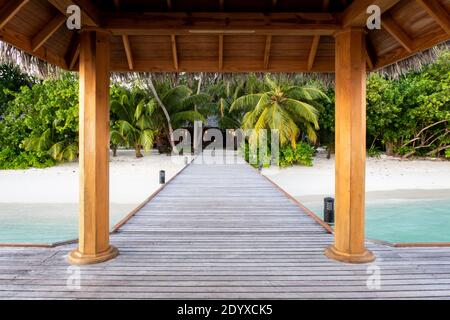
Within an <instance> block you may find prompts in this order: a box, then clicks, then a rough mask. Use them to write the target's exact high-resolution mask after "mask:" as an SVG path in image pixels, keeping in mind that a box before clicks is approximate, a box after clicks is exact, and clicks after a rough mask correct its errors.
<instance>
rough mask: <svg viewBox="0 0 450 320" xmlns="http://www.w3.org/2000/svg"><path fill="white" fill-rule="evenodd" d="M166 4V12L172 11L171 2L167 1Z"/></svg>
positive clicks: (170, 0)
mask: <svg viewBox="0 0 450 320" xmlns="http://www.w3.org/2000/svg"><path fill="white" fill-rule="evenodd" d="M166 4H167V10H169V11H172V10H173V4H172V0H167V1H166Z"/></svg>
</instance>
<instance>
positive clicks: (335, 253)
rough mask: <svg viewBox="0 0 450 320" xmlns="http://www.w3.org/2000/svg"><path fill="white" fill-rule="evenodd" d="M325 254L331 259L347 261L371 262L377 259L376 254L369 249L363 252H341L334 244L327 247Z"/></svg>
mask: <svg viewBox="0 0 450 320" xmlns="http://www.w3.org/2000/svg"><path fill="white" fill-rule="evenodd" d="M325 255H326V256H327V257H328V258H330V259H333V260H337V261H340V262H346V263H369V262H373V261H375V255H374V254H373V253H372V251H370V250H367V249H366V251H365V252H363V253H358V254H349V253H345V252H340V251H339V250H338V249H336V247H335V246H333V245H332V246H329V247H328V248H326V249H325Z"/></svg>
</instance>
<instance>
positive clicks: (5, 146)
mask: <svg viewBox="0 0 450 320" xmlns="http://www.w3.org/2000/svg"><path fill="white" fill-rule="evenodd" d="M9 93H10V94H11V95H12V96H13V97H14V99H13V100H11V101H9V102H8V106H7V109H6V110H5V113H4V117H3V119H2V120H1V121H0V150H1V153H0V169H25V168H29V167H35V168H40V167H48V166H52V165H54V164H55V163H56V162H59V161H72V160H74V159H75V158H77V156H78V82H77V79H76V77H75V76H73V75H71V74H64V75H63V76H62V77H61V78H60V79H57V80H45V81H42V82H39V83H36V84H34V85H33V86H32V87H31V88H30V87H26V86H24V87H22V88H21V90H20V91H19V92H9Z"/></svg>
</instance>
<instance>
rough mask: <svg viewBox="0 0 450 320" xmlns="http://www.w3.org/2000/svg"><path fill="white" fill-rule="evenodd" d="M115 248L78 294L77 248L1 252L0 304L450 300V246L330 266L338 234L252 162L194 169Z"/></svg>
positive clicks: (90, 271) (84, 277)
mask: <svg viewBox="0 0 450 320" xmlns="http://www.w3.org/2000/svg"><path fill="white" fill-rule="evenodd" d="M299 183H301V181H299ZM111 240H112V243H113V244H114V245H115V246H117V247H118V248H119V249H120V252H121V255H120V256H119V257H118V258H117V259H115V260H114V261H110V262H107V263H104V264H100V265H92V266H83V267H81V268H80V272H81V289H80V290H74V289H73V288H72V289H71V288H70V287H67V279H68V276H69V275H70V274H69V273H68V272H73V271H74V269H68V264H67V263H66V261H65V256H66V255H67V253H68V252H69V251H70V250H71V249H73V247H74V245H69V246H62V247H57V248H52V249H31V248H0V299H101V298H102V299H118V298H120V299H240V298H246V299H315V298H320V299H349V298H351V299H380V298H401V299H409V298H413V299H427V298H438V299H449V298H450V248H391V247H386V246H383V245H379V244H375V243H368V247H369V248H370V249H371V250H373V251H374V252H375V254H376V256H377V257H378V259H377V261H376V262H375V263H373V264H371V265H350V264H342V263H338V262H334V261H331V260H329V259H327V258H326V257H325V256H324V255H323V250H324V248H325V247H326V246H327V245H329V244H330V243H331V242H332V236H331V235H330V234H328V233H326V231H325V230H324V229H323V228H322V227H321V226H320V225H319V224H317V223H316V222H315V221H314V220H313V219H312V218H311V217H310V216H308V215H307V214H305V213H304V212H303V211H302V210H301V209H300V208H299V207H298V206H297V205H296V204H294V203H293V202H291V201H290V200H289V199H288V198H287V197H286V195H284V194H283V193H282V192H280V191H279V190H277V189H276V188H274V186H273V185H272V184H271V183H270V182H268V181H267V180H266V179H265V178H263V177H262V176H260V175H259V174H258V173H257V172H256V171H255V170H252V169H251V168H250V167H249V166H248V165H246V164H240V165H228V166H227V165H202V164H199V163H198V161H196V162H194V164H192V165H191V166H190V167H188V168H187V169H186V170H185V171H183V173H181V174H180V175H179V176H178V177H177V178H176V179H175V180H174V181H173V182H172V183H170V184H169V185H168V186H167V187H166V188H165V189H164V190H163V191H162V192H161V193H159V194H158V195H157V196H156V197H155V198H154V199H153V200H152V201H151V202H150V203H148V204H147V205H146V206H145V207H144V208H143V209H142V210H140V212H138V214H137V215H136V216H135V217H134V218H132V219H131V220H130V221H129V222H128V223H127V224H126V225H125V226H123V227H122V228H121V229H120V231H119V232H118V233H117V234H114V235H113V236H112V238H111ZM369 266H371V269H370V270H374V269H377V268H379V271H380V275H381V283H380V285H381V288H380V289H379V290H371V289H369V288H368V287H367V285H366V283H367V279H368V277H369V275H370V274H368V267H369ZM370 270H369V271H370Z"/></svg>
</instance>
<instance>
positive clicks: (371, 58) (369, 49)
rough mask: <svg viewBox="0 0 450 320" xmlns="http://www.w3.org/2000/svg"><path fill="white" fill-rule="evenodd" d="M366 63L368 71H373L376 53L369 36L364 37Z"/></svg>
mask: <svg viewBox="0 0 450 320" xmlns="http://www.w3.org/2000/svg"><path fill="white" fill-rule="evenodd" d="M366 62H367V66H368V67H369V70H373V68H374V67H375V63H376V53H375V49H374V48H373V44H372V41H371V40H370V37H369V35H366Z"/></svg>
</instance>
